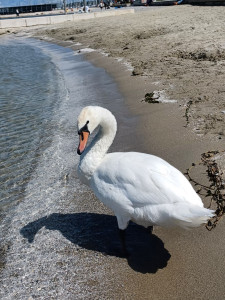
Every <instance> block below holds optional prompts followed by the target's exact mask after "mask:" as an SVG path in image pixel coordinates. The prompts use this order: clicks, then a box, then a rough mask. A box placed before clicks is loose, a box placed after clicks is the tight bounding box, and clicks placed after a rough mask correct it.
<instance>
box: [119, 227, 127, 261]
mask: <svg viewBox="0 0 225 300" xmlns="http://www.w3.org/2000/svg"><path fill="white" fill-rule="evenodd" d="M119 235H120V240H121V244H122V250H123V254H124V256H128V252H127V248H126V229H119Z"/></svg>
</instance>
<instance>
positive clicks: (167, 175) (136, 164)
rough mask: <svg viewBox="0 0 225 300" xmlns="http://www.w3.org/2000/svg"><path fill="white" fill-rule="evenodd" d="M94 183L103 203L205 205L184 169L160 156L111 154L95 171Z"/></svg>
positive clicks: (131, 205) (132, 153) (130, 153)
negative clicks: (176, 166) (179, 169)
mask: <svg viewBox="0 0 225 300" xmlns="http://www.w3.org/2000/svg"><path fill="white" fill-rule="evenodd" d="M91 186H92V188H93V190H94V192H95V194H96V196H97V197H98V198H99V199H100V200H101V201H102V202H104V203H105V202H106V201H109V202H111V201H114V203H116V202H119V203H120V204H121V203H123V204H124V205H126V207H128V206H130V207H133V208H137V207H139V208H140V207H144V206H146V205H153V204H173V203H177V202H188V203H192V204H195V205H199V206H202V201H201V199H200V197H199V196H198V195H197V194H196V193H195V191H194V189H193V188H192V186H191V184H190V183H189V181H188V180H187V179H186V178H185V177H184V175H183V174H182V173H181V172H180V171H178V170H177V169H176V168H174V167H173V166H171V165H170V164H168V163H167V162H166V161H164V160H162V159H160V158H159V157H156V156H153V155H148V154H144V153H135V152H128V153H111V154H107V155H106V157H105V159H104V160H103V162H102V163H101V165H100V166H99V167H98V168H97V170H96V171H95V173H94V175H93V179H92V183H91ZM106 199H108V200H106ZM105 204H106V205H107V204H108V206H109V203H105Z"/></svg>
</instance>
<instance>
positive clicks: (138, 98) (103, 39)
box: [10, 5, 225, 300]
mask: <svg viewBox="0 0 225 300" xmlns="http://www.w3.org/2000/svg"><path fill="white" fill-rule="evenodd" d="M224 13H225V8H224V7H211V6H209V7H202V6H190V5H183V6H168V7H149V8H141V9H138V10H137V11H136V13H135V14H133V15H124V16H117V17H107V18H99V19H95V20H85V21H80V22H77V23H71V22H69V23H66V24H60V25H54V26H53V25H52V26H50V27H47V28H30V29H23V31H14V30H10V32H15V33H16V35H18V36H19V35H31V36H35V37H37V38H40V39H43V40H47V41H51V42H53V43H57V44H59V45H62V46H64V47H69V48H71V49H73V50H74V52H75V54H76V53H84V56H85V58H86V59H87V60H88V61H90V62H91V63H92V64H94V65H95V66H96V67H100V68H104V69H105V71H106V73H107V74H109V75H110V76H112V77H113V79H114V80H115V82H116V83H117V85H118V88H119V91H120V92H121V93H122V95H123V97H124V104H125V106H126V108H127V109H128V111H129V115H130V117H133V118H135V120H136V121H135V122H134V123H133V127H131V128H129V130H127V131H126V130H125V131H124V132H122V133H120V135H119V137H118V138H117V139H116V140H115V144H114V145H113V148H112V151H114V149H115V150H117V151H140V152H146V153H151V154H154V155H157V156H160V157H162V158H163V159H165V160H167V161H168V162H170V163H171V164H173V165H174V166H175V167H177V168H178V169H179V170H181V171H182V172H183V173H185V172H186V170H187V169H189V168H191V167H193V168H192V169H191V171H190V172H191V173H190V174H191V176H192V177H193V179H194V180H196V181H197V182H198V183H200V184H204V185H206V186H208V187H210V183H211V182H210V181H209V176H208V173H207V166H205V165H202V164H199V162H200V161H201V155H202V154H203V153H207V152H208V151H216V152H218V153H217V157H216V158H217V160H216V162H217V163H218V170H217V171H218V172H219V173H220V175H221V178H223V174H222V171H223V170H224V169H225V167H224V165H225V164H224V159H223V150H224V141H225V126H224V121H225V88H224V81H225V68H224V66H225V42H224V33H225V28H224ZM92 50H94V51H92ZM147 93H149V94H150V95H151V96H152V101H153V102H154V101H156V102H159V103H147V102H145V101H144V99H145V95H146V94H147ZM93 104H95V103H93ZM104 106H105V107H108V108H110V107H113V103H107V101H106V103H104ZM119 117H120V114H119V113H118V118H119ZM119 124H121V125H120V126H121V128H122V127H123V122H122V121H121V120H119ZM120 132H121V131H120ZM214 158H215V157H214V156H213V157H212V158H211V160H210V161H211V162H212V161H214ZM193 164H194V165H193ZM197 189H199V185H196V190H197ZM201 192H202V194H203V195H202V198H203V201H204V203H205V206H206V207H207V206H209V204H210V197H205V196H204V195H205V194H206V193H207V192H206V191H205V190H202V191H201ZM221 194H222V195H223V191H222V190H221ZM223 197H224V196H223ZM78 204H79V205H80V210H79V209H78V211H75V212H76V213H79V214H80V216H79V217H80V219H79V222H80V223H82V222H83V221H82V217H84V215H82V214H84V213H85V212H87V213H89V218H90V219H91V222H92V223H93V224H96V223H97V222H99V224H96V225H94V226H93V236H92V230H91V228H88V229H87V233H86V235H87V236H89V238H90V240H91V242H90V244H93V243H94V240H95V239H96V240H98V241H99V243H100V246H99V245H96V243H95V244H94V246H88V242H84V243H83V242H82V241H80V242H77V241H76V240H73V239H71V238H70V237H69V236H67V239H68V240H70V241H71V240H72V242H73V244H72V245H71V244H70V243H67V244H66V248H67V251H68V253H67V255H68V256H73V255H74V259H76V260H79V259H80V260H82V261H83V262H84V265H85V267H84V269H82V267H80V269H79V272H80V278H81V279H80V280H81V282H80V286H81V287H85V290H83V293H82V291H80V290H79V289H77V290H76V288H74V289H73V288H71V289H67V292H68V291H70V293H69V292H68V293H67V294H66V298H65V299H74V295H75V294H76V293H77V294H76V296H77V295H78V296H77V298H76V299H132V300H133V299H134V300H136V299H146V300H147V299H153V300H164V299H211V298H212V297H213V298H214V299H218V300H219V299H223V297H224V296H223V295H224V293H225V287H224V280H225V273H224V256H225V232H224V226H225V221H224V219H223V218H222V219H221V220H220V221H219V222H218V224H217V226H216V227H215V228H214V229H213V230H212V231H208V230H207V229H206V228H205V226H202V227H200V228H197V229H194V230H191V231H183V230H175V229H173V230H167V229H165V228H155V229H154V234H153V235H152V236H149V235H148V234H147V233H146V232H145V231H144V229H142V228H141V227H138V226H135V225H133V224H132V225H130V227H129V229H128V233H127V235H128V237H127V238H128V248H129V250H130V252H131V257H130V258H129V259H124V258H121V257H119V256H118V255H117V254H116V253H117V251H116V250H115V249H114V248H116V249H117V248H118V245H119V244H118V242H119V241H117V232H116V224H115V220H114V218H113V217H112V216H111V213H110V212H109V211H108V210H106V209H105V208H104V207H103V206H102V205H101V204H100V203H99V202H98V200H96V199H95V197H94V196H93V194H92V193H91V192H89V191H86V190H85V188H84V190H83V191H82V193H81V197H80V200H79V202H78ZM212 207H214V208H216V205H215V203H212ZM73 209H74V210H75V209H77V206H74V207H73V205H72V206H71V213H74V211H73ZM67 213H68V215H67V219H69V220H70V219H71V220H72V221H71V222H73V217H71V216H70V215H69V213H70V210H69V207H67ZM98 214H102V217H99V215H98ZM74 220H75V219H74ZM54 222H55V216H54V215H52V217H51V220H50V221H48V222H46V221H43V226H45V227H46V228H47V229H49V231H50V230H53V229H55V230H59V227H57V226H56V227H54V226H52V224H54ZM76 222H78V221H76ZM76 222H75V223H76ZM79 222H78V223H76V224H75V225H73V226H78V225H79ZM69 223H70V222H69V221H68V224H69ZM106 224H109V226H112V227H111V228H108V227H109V226H108V227H107V225H106ZM104 227H106V230H105V231H104ZM95 230H96V231H98V234H97V233H96V232H94V231H95ZM114 230H115V232H114ZM51 232H53V231H51ZM71 234H72V233H71ZM109 236H110V238H109ZM25 237H26V234H25ZM76 243H77V244H78V245H79V246H80V247H81V249H79V251H75V250H74V247H76ZM104 243H106V244H107V243H108V245H106V246H102V244H104ZM82 246H83V248H82ZM42 247H44V246H43V245H42ZM111 247H112V249H111ZM113 247H114V248H113ZM37 256H38V253H37ZM53 260H54V258H53ZM65 261H66V260H65ZM59 263H60V262H59ZM63 263H64V262H63ZM58 266H60V267H62V265H60V264H58ZM73 267H75V265H74V266H73ZM63 268H64V270H65V274H64V276H63V275H61V276H62V277H61V279H60V281H58V282H59V283H58V284H59V285H62V286H63V285H64V284H65V286H66V285H67V282H68V281H69V282H70V278H69V272H71V270H70V265H65V263H64V264H63ZM69 270H70V271H69ZM74 272H78V271H74ZM79 272H78V273H79ZM99 273H101V274H99ZM40 276H41V273H40ZM72 284H73V282H70V287H71V285H72ZM74 285H75V283H74ZM31 295H32V294H31ZM34 295H35V293H34ZM46 295H47V294H46ZM34 298H35V297H34ZM30 299H33V298H32V296H31V298H30ZM45 299H51V294H49V296H46V298H45ZM59 299H60V298H59ZM61 299H62V298H61Z"/></svg>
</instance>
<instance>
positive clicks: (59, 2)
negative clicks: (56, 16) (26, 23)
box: [0, 0, 80, 14]
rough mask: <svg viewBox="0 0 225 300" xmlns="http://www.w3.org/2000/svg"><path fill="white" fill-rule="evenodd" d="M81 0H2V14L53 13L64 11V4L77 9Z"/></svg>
mask: <svg viewBox="0 0 225 300" xmlns="http://www.w3.org/2000/svg"><path fill="white" fill-rule="evenodd" d="M79 2H80V1H79V0H15V1H12V0H0V14H16V10H17V9H18V10H19V12H20V13H29V12H41V11H52V10H54V9H64V4H66V3H67V5H68V6H69V7H75V6H76V5H77V3H79Z"/></svg>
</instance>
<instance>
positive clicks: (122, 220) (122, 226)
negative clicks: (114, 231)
mask: <svg viewBox="0 0 225 300" xmlns="http://www.w3.org/2000/svg"><path fill="white" fill-rule="evenodd" d="M116 218H117V222H118V227H119V235H120V240H121V244H122V250H123V254H124V256H128V252H127V249H126V240H125V230H126V228H127V226H128V223H129V220H130V218H129V216H116Z"/></svg>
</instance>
